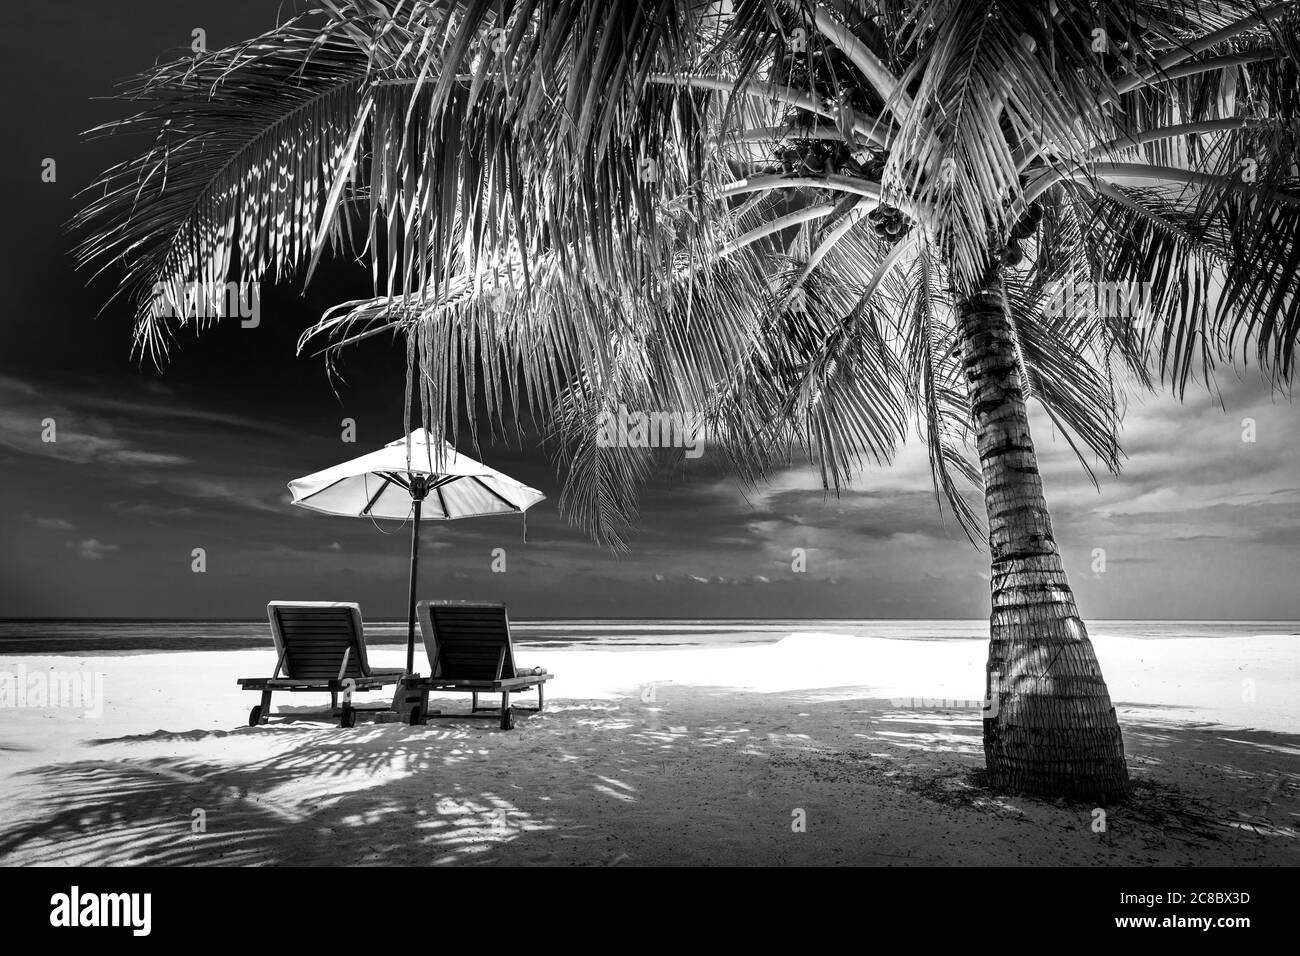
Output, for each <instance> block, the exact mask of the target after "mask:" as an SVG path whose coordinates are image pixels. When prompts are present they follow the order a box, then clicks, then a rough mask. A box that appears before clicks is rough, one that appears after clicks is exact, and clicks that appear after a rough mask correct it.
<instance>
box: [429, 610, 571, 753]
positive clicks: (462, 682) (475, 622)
mask: <svg viewBox="0 0 1300 956" xmlns="http://www.w3.org/2000/svg"><path fill="white" fill-rule="evenodd" d="M416 613H417V614H418V616H419V621H420V633H421V635H422V636H423V637H424V647H425V650H426V651H427V652H428V654H429V665H430V676H429V677H425V678H421V679H420V680H418V681H415V682H414V683H413V682H411V681H408V682H407V687H409V688H417V689H418V690H419V691H420V692H421V694H422V695H423V700H422V702H421V704H420V705H419V706H418V707H416V708H413V709H412V710H411V712H410V717H409V720H410V723H412V724H419V723H423V722H424V718H425V717H427V716H429V709H428V694H429V691H442V692H452V693H468V694H470V695H472V702H471V704H470V713H471V714H472V715H476V716H477V715H478V714H479V712H480V711H496V710H497V708H495V707H479V705H478V697H479V694H500V695H501V707H500V711H499V713H500V716H501V729H502V730H512V729H513V728H514V726H515V711H514V708H513V707H512V706H511V704H510V695H511V694H517V693H519V692H521V691H525V690H529V689H530V688H533V687H536V688H537V707H536V710H538V711H540V710H542V709H543V708H545V706H546V697H545V691H544V690H543V685H545V683H546V682H547V681H548V680H550V679H551V678H552V677H554V676H555V675H554V674H548V673H546V672H545V671H543V670H541V669H540V668H522V669H521V668H518V667H516V666H515V649H514V644H513V643H512V642H511V640H510V617H509V615H508V614H507V613H506V606H505V605H504V604H475V603H471V602H469V601H421V602H420V603H419V604H417V605H416ZM530 709H532V708H530ZM448 716H451V715H448Z"/></svg>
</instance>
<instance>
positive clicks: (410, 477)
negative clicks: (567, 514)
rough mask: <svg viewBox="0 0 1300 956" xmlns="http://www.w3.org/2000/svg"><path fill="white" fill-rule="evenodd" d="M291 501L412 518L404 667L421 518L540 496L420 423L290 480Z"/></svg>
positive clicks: (512, 507) (495, 508)
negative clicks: (398, 435)
mask: <svg viewBox="0 0 1300 956" xmlns="http://www.w3.org/2000/svg"><path fill="white" fill-rule="evenodd" d="M289 493H290V494H291V495H292V496H293V503H294V504H295V505H298V506H299V507H301V508H310V509H311V510H312V511H320V512H322V513H324V514H330V515H347V516H349V517H356V518H394V519H397V520H405V519H407V518H410V519H411V582H410V595H409V597H410V600H409V601H408V608H407V621H406V671H407V673H408V674H409V673H411V672H412V671H413V670H414V665H415V589H416V581H417V578H416V575H417V570H418V568H419V561H420V522H421V521H452V520H455V519H457V518H477V517H481V516H483V515H500V514H523V513H524V512H525V511H527V510H528V509H529V508H531V507H532V506H533V505H535V504H537V502H539V501H541V500H543V499H544V498H545V497H546V496H545V495H544V494H542V493H541V492H540V491H538V490H537V489H536V488H529V487H528V486H527V485H525V484H522V483H520V482H518V481H515V480H514V479H513V478H511V477H509V476H508V475H503V474H502V473H501V472H499V471H497V470H496V469H495V468H489V467H488V466H487V465H485V464H483V463H482V462H479V461H475V460H474V459H473V458H470V457H469V456H468V455H463V454H461V453H460V452H458V451H456V449H455V448H453V447H452V446H451V445H450V444H448V443H447V442H442V443H441V444H440V445H439V444H438V443H435V442H433V441H431V440H430V438H429V436H428V434H427V433H426V432H425V430H424V429H423V428H417V429H416V430H415V431H413V432H411V434H410V435H408V436H407V437H406V438H399V439H397V440H396V441H391V442H389V443H388V444H387V445H385V446H384V447H383V448H380V449H379V450H378V451H372V452H371V453H370V454H368V455H362V456H361V457H360V458H354V459H352V460H351V461H345V462H343V463H342V464H340V465H334V466H333V467H332V468H326V469H325V470H324V471H318V472H316V473H315V474H314V475H307V476H306V477H305V478H297V479H295V480H294V481H291V482H289Z"/></svg>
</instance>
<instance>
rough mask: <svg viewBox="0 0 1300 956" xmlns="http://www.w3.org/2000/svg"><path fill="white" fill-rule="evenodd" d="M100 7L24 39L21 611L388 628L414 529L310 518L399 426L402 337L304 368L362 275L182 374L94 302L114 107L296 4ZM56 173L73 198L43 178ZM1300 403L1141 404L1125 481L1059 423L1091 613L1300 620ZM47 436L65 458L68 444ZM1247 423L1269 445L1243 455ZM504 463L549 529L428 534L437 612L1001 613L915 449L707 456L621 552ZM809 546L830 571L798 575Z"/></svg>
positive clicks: (425, 584)
mask: <svg viewBox="0 0 1300 956" xmlns="http://www.w3.org/2000/svg"><path fill="white" fill-rule="evenodd" d="M101 9H102V7H101V5H99V4H91V3H88V2H86V3H72V2H66V0H65V2H60V3H52V4H46V5H39V6H38V5H27V8H25V9H23V10H22V11H21V12H18V13H15V14H14V16H16V17H17V19H18V21H19V22H18V23H17V24H16V25H15V28H14V29H11V30H9V31H7V32H6V33H5V35H4V36H3V37H2V38H0V70H3V71H4V73H5V74H6V75H5V77H4V79H5V81H6V84H7V88H8V89H9V90H10V96H8V97H7V98H6V101H5V102H4V103H3V104H0V110H3V112H4V114H5V115H4V117H3V118H4V128H5V129H6V130H7V131H8V135H9V142H8V143H7V147H6V149H5V150H4V151H3V157H2V159H0V162H3V163H4V172H5V175H6V182H8V183H10V184H11V189H10V191H9V195H8V196H7V200H6V203H5V207H4V210H5V211H4V215H5V217H6V219H7V220H8V221H7V223H6V228H5V229H3V230H0V243H3V246H2V247H0V282H2V283H3V286H2V287H3V289H4V293H5V295H4V303H5V305H6V308H5V310H4V313H3V315H0V501H3V506H2V507H0V617H43V616H54V617H79V616H110V617H198V618H207V617H213V618H227V619H236V618H249V619H251V618H257V617H260V616H262V614H263V613H264V611H263V609H264V606H265V604H266V602H267V601H270V600H349V601H359V602H360V603H361V605H362V608H363V611H364V612H365V614H366V616H367V617H375V618H399V617H401V616H403V614H404V609H405V600H406V586H407V578H406V573H407V562H408V548H409V538H408V533H409V532H408V529H406V528H394V527H392V526H386V527H384V528H382V529H380V528H377V527H375V526H374V525H373V524H372V523H371V522H369V521H366V520H358V519H349V518H341V517H337V518H336V517H328V516H324V515H319V514H315V513H312V512H308V511H304V510H302V509H298V508H295V507H293V506H291V505H290V504H289V503H288V492H287V490H286V488H285V483H286V482H287V481H288V480H289V479H291V478H294V477H298V476H301V475H305V474H308V473H310V472H314V471H317V470H319V469H321V468H325V467H327V466H329V465H331V464H334V463H336V462H338V461H341V460H344V459H347V458H351V457H354V456H356V455H359V454H362V453H364V452H366V451H369V450H371V449H372V448H374V447H377V446H379V445H381V444H383V443H385V442H387V441H390V440H392V439H394V438H396V437H399V436H400V434H401V431H402V394H403V388H404V382H403V374H404V372H403V368H404V367H403V359H402V356H401V354H400V349H399V348H397V347H392V346H389V345H386V344H384V343H377V344H375V345H373V346H370V347H368V348H366V349H363V350H360V351H359V352H356V353H353V354H350V355H348V356H346V363H345V376H346V378H345V381H344V382H342V383H339V382H332V381H331V380H330V379H329V377H328V376H327V374H326V371H325V368H324V365H323V363H322V361H321V360H320V359H319V358H317V357H312V356H302V357H299V356H297V355H296V354H295V342H296V338H297V335H298V333H299V332H300V331H301V329H302V328H303V327H304V326H305V325H306V324H308V323H310V322H311V321H312V320H313V319H315V318H316V317H317V316H318V315H319V314H320V313H321V312H322V311H323V309H324V308H325V307H327V306H329V305H332V304H334V302H337V301H339V300H341V299H342V298H344V297H350V296H351V295H352V294H354V293H356V294H364V292H365V291H366V284H365V279H364V276H362V277H357V276H353V275H350V274H348V273H346V272H345V271H342V270H339V271H338V272H337V274H334V275H329V274H327V276H326V278H325V281H324V282H323V283H322V285H321V287H319V288H315V289H313V290H310V291H309V293H308V294H307V295H305V296H301V295H299V290H297V289H289V288H286V289H276V290H269V291H264V295H263V301H262V309H261V312H262V315H261V324H260V325H259V326H258V327H257V328H252V329H245V328H240V327H239V326H238V325H237V324H226V325H223V326H220V327H218V328H216V329H215V330H213V331H211V332H210V333H204V335H203V336H202V337H201V338H197V339H195V338H193V337H188V338H184V339H182V340H181V342H180V349H179V351H178V352H177V353H175V355H174V356H173V359H172V361H171V362H170V363H169V364H168V366H167V367H166V368H165V369H164V370H163V371H162V372H161V373H160V372H158V371H156V370H154V369H152V368H151V367H142V366H140V365H139V364H137V363H136V362H135V361H133V360H132V358H131V355H130V322H129V316H128V315H127V314H125V313H124V312H123V311H122V310H113V309H109V310H107V311H105V312H104V313H103V314H102V315H100V316H99V317H98V318H96V314H97V313H98V312H100V309H101V306H102V305H103V303H104V301H105V300H106V299H107V297H108V295H109V294H110V293H111V291H112V286H111V284H110V285H107V286H105V285H104V284H102V283H101V284H98V285H92V286H90V287H89V288H87V286H86V281H85V277H84V276H81V275H79V274H77V273H76V272H75V271H74V269H73V267H72V265H71V262H70V259H69V255H68V250H69V245H70V241H69V238H68V236H67V234H66V232H65V231H64V223H65V222H66V221H67V219H68V217H69V216H70V215H71V214H72V213H73V211H74V210H75V208H76V201H75V199H74V197H75V194H76V193H77V191H78V190H80V189H81V188H83V187H84V186H85V185H86V184H87V183H88V182H89V181H90V180H91V179H92V178H93V177H94V175H96V174H97V173H98V172H99V171H100V170H101V169H102V168H103V167H104V166H106V165H108V164H109V163H111V162H113V161H115V160H117V159H120V158H122V157H124V156H125V155H127V154H128V152H129V150H130V144H129V143H122V142H116V141H109V142H93V143H85V142H83V141H82V140H81V138H80V135H79V134H80V133H81V132H82V131H83V130H85V129H87V128H89V127H91V126H94V125H95V124H97V123H99V122H102V121H104V120H106V119H109V118H111V117H113V116H116V115H120V113H121V111H122V107H121V106H120V105H119V104H114V103H112V102H106V101H103V100H95V99H94V98H95V97H103V96H105V95H106V94H108V93H109V92H110V91H111V89H112V86H113V83H114V82H115V81H116V80H118V79H120V78H122V77H125V76H127V75H129V74H130V73H132V72H133V71H135V70H138V69H141V68H143V67H146V66H148V65H149V64H151V63H152V62H153V61H154V60H155V59H156V58H158V57H160V56H163V55H164V54H166V53H167V52H168V51H169V50H174V49H176V48H179V47H182V46H187V45H188V43H189V40H190V36H191V31H192V30H193V29H194V28H195V27H202V28H204V29H205V30H206V32H207V37H208V44H209V46H213V47H215V46H222V45H225V44H227V43H230V42H234V41H236V40H238V39H242V38H244V37H246V36H250V35H252V34H254V33H256V32H260V31H261V30H263V29H266V28H269V27H270V26H273V25H274V20H275V5H274V4H268V3H265V2H253V0H242V2H241V0H227V2H223V3H222V4H211V3H197V2H192V0H179V2H175V0H169V2H154V0H151V2H123V3H120V4H117V5H115V6H114V10H115V16H116V19H115V20H113V21H108V20H106V19H105V18H104V17H103V14H102V13H95V14H93V15H92V14H88V13H86V12H85V11H98V10H101ZM52 50H54V51H58V52H57V55H52V53H51V51H52ZM47 157H50V158H54V159H55V160H56V162H57V179H56V181H55V182H54V183H43V182H42V181H41V177H40V173H41V165H42V161H43V160H44V159H45V158H47ZM358 282H359V283H360V285H359V286H358V285H357V283H358ZM1298 411H1300V410H1297V409H1296V408H1294V407H1293V406H1292V405H1291V404H1290V402H1289V401H1288V400H1287V399H1286V398H1285V397H1281V396H1274V395H1270V393H1269V391H1268V389H1267V388H1266V387H1263V386H1262V385H1260V384H1259V383H1258V382H1256V381H1254V380H1253V379H1251V378H1250V377H1249V376H1242V377H1240V378H1238V377H1237V376H1235V375H1233V374H1232V373H1231V372H1229V373H1227V374H1226V375H1221V376H1220V378H1219V380H1218V382H1217V391H1216V392H1215V393H1214V394H1213V395H1212V394H1211V393H1210V392H1208V391H1206V390H1200V391H1196V390H1190V391H1189V393H1188V397H1187V400H1186V401H1185V402H1183V403H1178V402H1176V401H1174V400H1173V399H1172V398H1170V397H1168V396H1167V395H1155V396H1150V395H1148V396H1142V397H1141V398H1140V400H1138V399H1134V400H1133V403H1132V404H1131V406H1130V408H1129V410H1128V414H1127V417H1126V425H1125V431H1124V448H1125V451H1126V453H1127V455H1128V458H1127V461H1126V464H1125V470H1124V473H1123V475H1122V476H1121V477H1118V478H1116V477H1113V476H1109V475H1105V474H1103V475H1101V476H1100V488H1095V487H1094V486H1093V485H1092V484H1091V482H1090V481H1089V479H1088V477H1087V476H1086V475H1085V474H1084V472H1083V471H1082V469H1081V468H1080V467H1079V466H1078V464H1077V462H1076V461H1075V459H1074V457H1073V453H1072V452H1071V451H1070V449H1069V447H1068V446H1067V445H1066V443H1065V442H1064V441H1063V440H1061V439H1059V438H1057V437H1055V436H1053V434H1052V429H1051V426H1050V423H1049V422H1047V421H1046V420H1045V419H1044V418H1043V416H1041V415H1036V416H1035V418H1034V422H1033V427H1034V435H1035V438H1036V440H1037V442H1038V446H1039V452H1040V464H1041V466H1042V470H1043V475H1044V483H1045V487H1046V492H1047V496H1048V501H1049V504H1050V505H1051V508H1052V513H1053V516H1054V522H1055V529H1056V536H1057V540H1058V542H1059V543H1060V545H1061V548H1062V552H1063V554H1064V557H1065V561H1066V567H1067V570H1068V571H1069V573H1070V578H1071V582H1072V584H1073V585H1074V588H1075V591H1076V594H1077V597H1078V600H1079V605H1080V609H1081V611H1082V612H1083V614H1084V616H1085V618H1165V619H1183V618H1186V619H1191V618H1208V619H1297V618H1300V588H1298V587H1297V581H1298V580H1300V552H1298V550H1297V544H1298V543H1300V442H1298V441H1297V438H1300V417H1298ZM47 419H53V420H54V423H55V429H56V437H57V440H56V441H54V442H47V441H43V440H42V432H43V424H42V423H43V422H45V421H46V420H47ZM344 419H352V420H354V421H355V422H356V430H355V438H356V440H355V442H354V443H347V442H344V441H343V440H342V438H343V431H344V428H343V421H344ZM1245 419H1251V420H1253V422H1254V441H1244V440H1243V420H1245ZM465 450H467V451H469V452H470V453H475V449H472V448H468V447H467V448H466V449H465ZM477 453H478V456H479V457H481V458H482V459H483V460H484V461H486V462H487V463H488V464H490V465H491V466H493V467H495V468H497V469H499V470H502V471H504V472H506V473H507V474H510V475H512V476H514V477H516V478H518V479H519V480H521V481H523V482H525V483H526V484H529V485H532V486H533V487H535V488H538V489H540V490H541V491H543V492H544V493H545V494H546V495H547V496H548V497H547V500H546V501H544V502H542V503H541V504H540V505H538V506H536V507H535V508H534V509H533V510H532V511H531V512H530V513H529V516H528V528H527V531H528V534H527V542H526V543H525V541H524V540H523V524H522V522H521V521H520V519H519V518H518V517H495V518H486V519H480V520H473V521H460V522H439V523H430V524H427V525H426V526H425V532H424V534H423V536H422V538H423V541H424V547H423V550H422V555H423V557H422V561H421V570H422V578H421V581H422V584H421V596H422V597H455V598H465V599H488V600H504V601H506V602H508V603H509V605H510V607H511V613H512V614H513V615H514V616H516V617H597V618H599V617H685V618H693V617H724V618H750V617H774V618H796V619H802V618H844V617H848V618H867V617H875V618H896V617H912V618H949V617H952V618H982V617H986V616H987V615H988V611H989V595H988V555H987V553H986V551H984V550H981V549H977V548H975V547H973V546H972V545H971V544H970V543H968V542H967V541H966V540H965V539H964V538H963V537H962V535H961V533H960V532H959V531H958V530H957V529H956V528H955V527H954V526H953V525H952V524H951V522H949V523H948V524H947V525H945V524H944V522H943V521H942V519H941V518H940V516H939V513H938V511H937V509H936V507H935V498H934V492H933V489H932V486H931V484H930V479H929V471H928V466H927V464H926V458H925V454H924V449H923V448H922V447H920V446H919V445H918V444H917V443H916V442H913V443H911V444H910V445H909V446H908V447H906V448H905V449H904V451H903V453H902V454H901V455H900V457H899V459H898V460H897V461H896V462H895V463H894V464H893V465H892V466H890V467H887V468H873V469H870V470H868V471H866V472H864V473H863V474H862V475H861V476H860V477H859V479H858V481H857V482H856V483H855V485H854V487H853V488H852V489H850V490H848V491H846V492H844V493H842V494H840V495H839V496H838V497H837V496H835V495H834V494H828V493H826V492H825V491H823V489H822V487H821V482H820V478H819V476H818V475H817V473H816V472H815V471H814V470H812V469H810V468H807V467H791V468H789V469H786V470H785V471H782V472H780V473H779V474H777V475H775V476H774V477H773V480H772V481H771V482H769V483H768V484H766V485H764V486H761V487H759V488H751V489H744V488H741V487H740V486H739V485H738V484H737V483H736V482H735V480H734V479H732V478H730V477H729V476H727V475H726V474H724V473H721V472H719V471H718V470H717V468H716V465H715V463H714V462H712V461H711V460H710V456H709V454H708V450H707V446H706V449H705V454H704V456H703V457H702V458H700V459H699V460H698V461H693V462H689V463H688V468H687V471H686V473H685V475H684V476H678V477H676V478H674V479H672V480H668V481H664V482H660V483H656V484H654V485H652V486H651V487H649V488H647V489H646V490H645V491H644V492H643V495H642V499H641V506H642V523H641V527H640V530H639V532H638V534H637V535H636V536H635V537H634V538H633V539H632V541H631V552H630V553H629V554H626V555H622V556H615V555H613V554H611V553H609V552H608V551H605V550H602V549H600V548H599V547H597V546H596V545H594V544H592V543H591V542H590V541H589V540H588V539H587V538H586V536H585V534H584V533H583V532H581V531H580V530H578V529H576V528H574V527H572V526H570V525H569V524H568V523H567V522H566V521H565V520H564V519H563V518H561V517H560V516H559V515H558V513H557V509H556V501H557V499H558V496H559V490H560V482H559V478H558V476H557V474H556V472H555V470H554V468H553V466H552V463H551V462H550V460H549V459H548V457H547V455H546V454H545V451H544V450H542V449H539V448H537V447H535V446H534V445H528V444H525V445H524V446H523V447H515V446H512V445H508V444H504V443H496V444H491V443H486V442H485V443H484V444H482V445H481V446H480V447H479V448H478V449H477ZM196 548H202V549H203V550H204V554H205V563H206V569H205V570H204V571H203V572H202V573H196V572H195V571H194V570H193V557H192V555H193V552H194V549H196ZM494 549H504V554H505V570H504V571H503V572H499V571H494V570H493V563H494V561H493V552H494ZM795 549H802V550H803V552H805V553H806V556H807V557H806V570H803V571H795V570H794V569H793V567H792V563H793V557H794V553H795ZM496 565H497V567H500V561H497V562H496Z"/></svg>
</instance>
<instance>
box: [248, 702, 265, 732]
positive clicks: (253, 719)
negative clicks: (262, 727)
mask: <svg viewBox="0 0 1300 956" xmlns="http://www.w3.org/2000/svg"><path fill="white" fill-rule="evenodd" d="M261 722H262V705H261V704H254V705H253V709H252V710H250V711H249V712H248V726H250V727H256V726H257V725H258V724H260V723H261Z"/></svg>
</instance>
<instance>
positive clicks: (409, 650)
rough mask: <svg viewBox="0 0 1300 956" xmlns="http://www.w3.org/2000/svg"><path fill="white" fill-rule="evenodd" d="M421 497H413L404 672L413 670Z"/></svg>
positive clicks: (422, 502) (409, 672)
mask: <svg viewBox="0 0 1300 956" xmlns="http://www.w3.org/2000/svg"><path fill="white" fill-rule="evenodd" d="M422 504H424V501H423V499H421V498H416V499H415V513H414V520H413V521H412V522H411V586H410V589H409V594H408V598H409V599H408V602H407V613H406V673H408V674H411V673H413V672H414V671H415V588H416V583H417V582H418V580H419V575H418V572H419V567H420V506H421V505H422Z"/></svg>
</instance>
